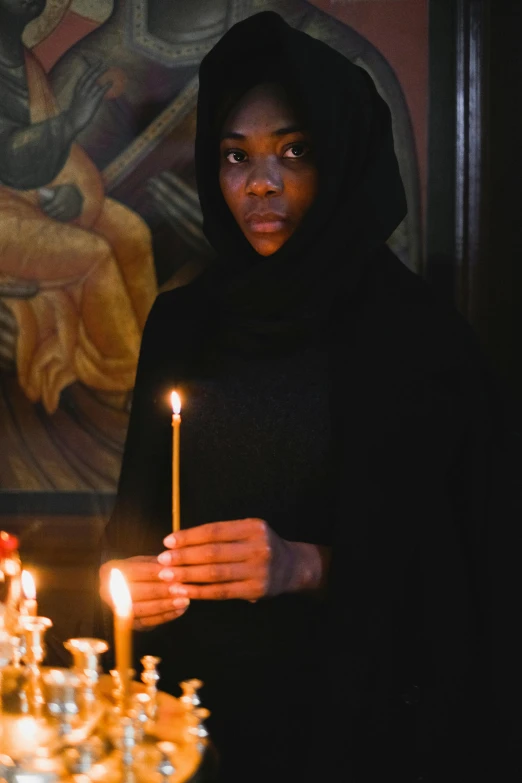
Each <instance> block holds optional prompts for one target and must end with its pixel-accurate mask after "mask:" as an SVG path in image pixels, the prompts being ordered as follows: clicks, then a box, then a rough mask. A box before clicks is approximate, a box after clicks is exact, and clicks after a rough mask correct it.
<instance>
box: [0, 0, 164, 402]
mask: <svg viewBox="0 0 522 783" xmlns="http://www.w3.org/2000/svg"><path fill="white" fill-rule="evenodd" d="M44 7H45V0H32V2H24V0H0V217H1V221H0V294H2V293H3V294H4V295H7V296H6V298H5V299H4V302H3V312H4V320H5V312H6V309H7V310H9V311H10V312H11V315H12V317H13V318H14V320H15V322H16V326H17V331H18V337H17V341H16V370H17V379H18V383H19V385H20V387H21V389H22V390H23V392H24V394H25V396H26V397H27V398H28V399H29V400H31V401H32V402H41V403H42V406H43V408H44V410H45V411H46V412H47V413H48V414H53V413H54V412H55V411H56V410H57V408H58V404H59V401H60V395H61V392H62V391H63V389H64V388H66V387H67V386H69V385H70V384H71V383H73V382H75V381H80V382H82V383H83V384H85V385H86V386H88V387H91V388H93V389H96V390H98V391H100V392H111V393H122V392H128V391H130V390H131V389H132V386H133V383H134V373H135V367H136V361H137V356H138V350H139V343H140V339H141V332H142V329H143V326H144V323H145V319H146V317H147V314H148V311H149V309H150V306H151V304H152V302H153V300H154V297H155V294H156V281H155V276H154V269H153V261H152V254H151V246H150V234H149V231H148V229H147V227H146V225H145V224H144V222H143V221H142V220H141V219H140V218H139V217H138V216H136V215H134V214H133V213H132V212H131V211H130V210H129V209H127V208H126V207H125V206H123V205H121V204H118V203H117V202H115V201H113V200H111V199H107V198H105V196H104V190H103V183H102V181H101V177H100V175H99V172H98V170H97V168H96V166H95V165H94V164H93V163H92V161H91V160H90V159H89V157H88V156H87V155H86V154H85V152H84V151H83V150H82V149H81V147H80V146H79V145H78V144H76V143H75V139H76V137H77V136H78V134H79V133H80V132H81V131H82V130H83V129H85V128H86V127H87V126H88V124H89V123H90V122H91V120H92V119H93V117H94V115H95V113H96V111H97V109H98V107H99V105H100V103H101V101H102V99H103V96H104V94H105V93H106V92H107V90H108V89H109V88H110V86H111V85H110V82H106V83H105V84H100V83H98V79H99V77H100V76H101V75H102V72H103V66H101V65H100V64H95V65H92V66H90V67H89V68H87V69H86V70H85V71H84V73H83V74H82V76H81V77H80V79H78V80H77V82H76V85H75V88H74V93H73V96H72V98H71V102H70V105H69V107H68V108H67V109H66V110H62V111H60V110H59V109H58V107H57V104H56V101H55V98H54V95H53V93H52V90H51V88H50V85H49V82H48V79H47V77H46V75H45V73H44V71H43V69H42V67H41V65H40V64H39V62H38V60H37V59H36V58H35V57H34V56H33V55H32V54H31V53H30V52H29V51H28V50H27V49H25V48H24V46H23V44H22V33H23V31H24V28H25V26H26V25H27V24H28V23H29V22H30V21H31V20H32V19H34V18H36V17H37V16H38V15H39V14H40V13H41V12H42V10H43V9H44ZM27 283H29V284H30V286H29V289H24V284H27ZM20 286H21V288H22V292H21V293H22V295H17V291H16V289H17V287H20ZM31 286H33V290H31ZM11 287H12V290H11ZM24 294H25V296H24Z"/></svg>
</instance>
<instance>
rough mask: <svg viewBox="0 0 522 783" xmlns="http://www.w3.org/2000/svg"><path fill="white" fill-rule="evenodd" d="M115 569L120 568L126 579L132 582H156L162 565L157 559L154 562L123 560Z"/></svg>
mask: <svg viewBox="0 0 522 783" xmlns="http://www.w3.org/2000/svg"><path fill="white" fill-rule="evenodd" d="M113 568H119V569H120V571H121V572H122V574H123V575H124V577H125V578H126V579H127V580H129V581H131V582H154V581H155V580H156V579H157V578H158V574H159V572H160V571H161V565H160V564H159V563H158V561H157V560H156V558H154V559H152V561H141V560H134V561H132V560H122V561H120V562H118V564H117V565H114V566H113Z"/></svg>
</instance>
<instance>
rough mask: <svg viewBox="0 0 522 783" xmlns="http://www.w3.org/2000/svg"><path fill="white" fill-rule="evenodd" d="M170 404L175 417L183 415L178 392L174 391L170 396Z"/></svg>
mask: <svg viewBox="0 0 522 783" xmlns="http://www.w3.org/2000/svg"><path fill="white" fill-rule="evenodd" d="M170 404H171V405H172V413H173V414H174V415H175V416H179V414H180V413H181V398H180V396H179V394H178V393H177V392H176V391H173V392H172V393H171V395H170Z"/></svg>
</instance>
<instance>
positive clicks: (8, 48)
mask: <svg viewBox="0 0 522 783" xmlns="http://www.w3.org/2000/svg"><path fill="white" fill-rule="evenodd" d="M24 27H25V24H24V23H20V24H16V23H14V22H13V20H12V18H7V19H6V18H4V16H3V14H0V64H1V65H7V67H10V68H16V67H18V66H20V65H23V64H24V45H23V43H22V33H23V31H24Z"/></svg>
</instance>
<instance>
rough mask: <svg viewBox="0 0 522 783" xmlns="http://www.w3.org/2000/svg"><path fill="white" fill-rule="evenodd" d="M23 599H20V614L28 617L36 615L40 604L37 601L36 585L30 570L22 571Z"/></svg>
mask: <svg viewBox="0 0 522 783" xmlns="http://www.w3.org/2000/svg"><path fill="white" fill-rule="evenodd" d="M20 581H21V583H22V600H21V601H20V614H22V615H24V616H26V617H36V616H37V614H38V605H37V603H36V587H35V584H34V579H33V575H32V574H31V573H30V572H29V571H25V570H24V571H22V578H21V580H20Z"/></svg>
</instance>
